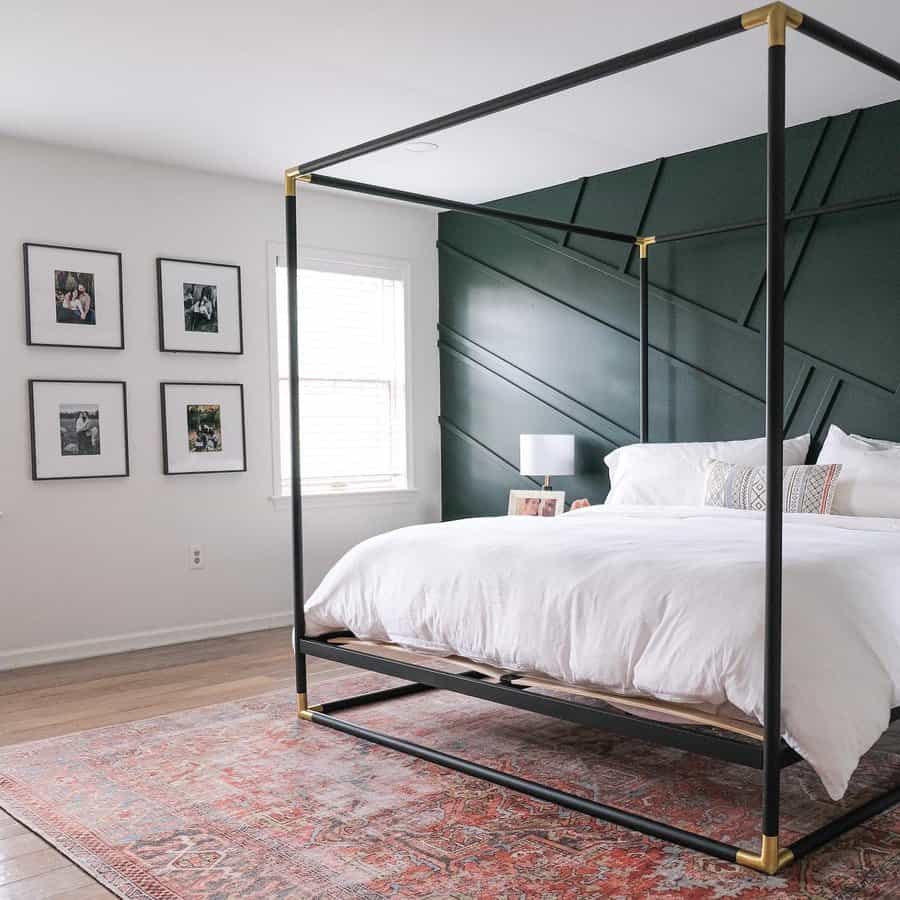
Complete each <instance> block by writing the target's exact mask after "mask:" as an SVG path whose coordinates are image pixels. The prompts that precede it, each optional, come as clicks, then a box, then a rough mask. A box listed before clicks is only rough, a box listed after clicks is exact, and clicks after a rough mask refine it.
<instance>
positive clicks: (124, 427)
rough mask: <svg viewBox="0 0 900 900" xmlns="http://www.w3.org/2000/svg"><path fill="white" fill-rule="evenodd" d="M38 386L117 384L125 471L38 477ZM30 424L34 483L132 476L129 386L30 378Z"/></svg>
mask: <svg viewBox="0 0 900 900" xmlns="http://www.w3.org/2000/svg"><path fill="white" fill-rule="evenodd" d="M36 384H117V385H119V386H120V387H121V388H122V430H123V434H124V437H125V444H124V451H125V471H124V472H114V473H109V474H105V475H38V470H37V428H36V422H35V415H34V386H35V385H36ZM28 424H29V431H30V433H31V480H32V481H85V480H88V479H94V478H128V477H129V476H130V475H131V451H130V449H129V444H128V386H127V384H126V383H125V382H124V381H119V380H118V379H114V378H29V379H28Z"/></svg>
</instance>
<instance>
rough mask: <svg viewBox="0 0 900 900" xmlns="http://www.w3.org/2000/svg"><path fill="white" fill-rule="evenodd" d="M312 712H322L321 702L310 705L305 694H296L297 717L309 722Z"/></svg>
mask: <svg viewBox="0 0 900 900" xmlns="http://www.w3.org/2000/svg"><path fill="white" fill-rule="evenodd" d="M314 712H322V706H321V704H317V705H315V706H310V705H309V703H308V701H307V697H306V694H297V718H298V719H303V720H304V721H306V722H309V721H311V720H312V714H313V713H314Z"/></svg>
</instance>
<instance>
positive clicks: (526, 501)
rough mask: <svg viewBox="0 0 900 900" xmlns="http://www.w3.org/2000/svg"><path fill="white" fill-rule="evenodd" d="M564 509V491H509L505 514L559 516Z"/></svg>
mask: <svg viewBox="0 0 900 900" xmlns="http://www.w3.org/2000/svg"><path fill="white" fill-rule="evenodd" d="M565 511H566V492H565V491H541V490H534V491H510V492H509V507H508V509H507V515H510V516H542V517H551V516H561V515H562V514H563V513H564V512H565Z"/></svg>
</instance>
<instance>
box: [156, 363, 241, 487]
mask: <svg viewBox="0 0 900 900" xmlns="http://www.w3.org/2000/svg"><path fill="white" fill-rule="evenodd" d="M169 387H202V388H209V387H219V388H237V389H238V395H239V397H240V410H241V460H242V463H243V465H242V466H241V467H240V468H234V469H198V470H197V471H177V472H173V471H171V470H170V468H169V437H168V430H167V428H166V411H167V407H166V388H169ZM159 408H160V425H161V431H162V464H163V466H162V468H163V475H225V474H228V473H233V472H246V471H247V417H246V409H245V405H244V385H243V384H242V383H241V382H236V381H161V382H160V383H159Z"/></svg>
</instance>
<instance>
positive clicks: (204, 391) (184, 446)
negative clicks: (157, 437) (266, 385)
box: [160, 382, 247, 475]
mask: <svg viewBox="0 0 900 900" xmlns="http://www.w3.org/2000/svg"><path fill="white" fill-rule="evenodd" d="M160 392H161V396H160V400H161V404H162V428H163V471H164V472H165V474H166V475H183V474H190V473H199V472H243V471H245V470H246V468H247V460H246V448H245V437H244V392H243V385H240V384H187V383H173V382H163V383H162V384H161V385H160ZM189 406H218V407H219V413H218V418H219V422H220V429H219V430H218V431H219V433H218V434H216V436H215V442H216V445H217V449H215V450H210V451H201V452H196V451H192V450H191V449H190V441H189V430H188V407H189Z"/></svg>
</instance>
